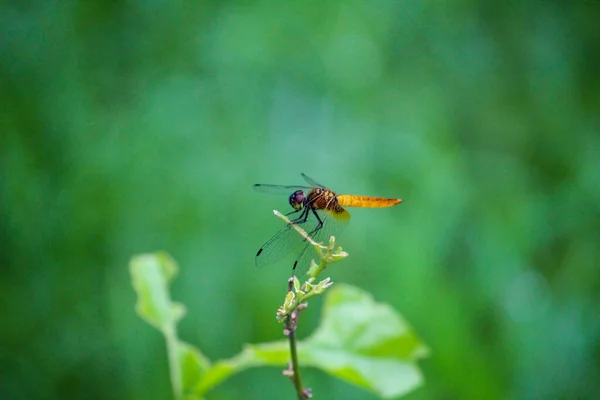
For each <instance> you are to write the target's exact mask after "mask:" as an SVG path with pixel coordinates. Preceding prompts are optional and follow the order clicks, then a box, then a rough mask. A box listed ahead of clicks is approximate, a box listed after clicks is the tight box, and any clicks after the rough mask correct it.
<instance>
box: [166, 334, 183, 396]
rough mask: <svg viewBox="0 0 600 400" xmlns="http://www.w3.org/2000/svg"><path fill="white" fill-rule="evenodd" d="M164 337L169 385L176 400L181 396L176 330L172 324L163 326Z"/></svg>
mask: <svg viewBox="0 0 600 400" xmlns="http://www.w3.org/2000/svg"><path fill="white" fill-rule="evenodd" d="M165 339H166V341H167V354H168V356H169V374H170V375H171V385H172V386H173V396H174V397H175V399H176V400H179V399H181V398H182V397H183V390H182V387H181V365H180V363H179V346H178V343H179V341H178V339H177V332H176V331H175V327H174V326H173V325H168V326H167V327H166V328H165Z"/></svg>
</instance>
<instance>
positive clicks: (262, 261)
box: [254, 209, 318, 267]
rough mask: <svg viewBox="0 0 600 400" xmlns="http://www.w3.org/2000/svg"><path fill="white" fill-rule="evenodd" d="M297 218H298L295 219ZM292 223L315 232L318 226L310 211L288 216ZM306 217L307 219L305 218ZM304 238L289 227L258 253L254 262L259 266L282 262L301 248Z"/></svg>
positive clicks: (276, 235) (282, 230)
mask: <svg viewBox="0 0 600 400" xmlns="http://www.w3.org/2000/svg"><path fill="white" fill-rule="evenodd" d="M294 216H297V218H295V219H294V218H293V217H294ZM288 217H289V218H290V220H291V221H295V222H294V223H295V224H297V225H298V226H300V227H302V229H305V230H307V231H310V230H314V229H315V227H316V226H317V225H318V221H317V219H316V218H315V216H314V215H312V213H310V210H309V209H305V210H303V212H302V213H300V212H299V213H298V214H294V213H292V214H291V215H288ZM304 217H306V218H304ZM304 241H305V240H304V238H303V237H302V236H301V235H300V234H299V233H298V232H296V230H295V229H294V228H292V227H291V226H289V225H287V226H286V227H285V228H283V229H281V230H280V231H279V232H277V233H276V234H275V236H273V237H272V238H271V239H269V240H268V241H267V242H266V243H265V244H264V245H263V246H262V247H261V248H260V249H259V250H258V253H256V257H255V259H254V262H255V264H256V265H257V266H259V267H262V266H264V265H268V264H272V263H274V262H276V261H279V260H281V259H282V258H283V257H285V256H286V255H288V254H289V253H290V252H292V251H293V250H294V249H298V248H300V245H301V244H302V243H303V242H304Z"/></svg>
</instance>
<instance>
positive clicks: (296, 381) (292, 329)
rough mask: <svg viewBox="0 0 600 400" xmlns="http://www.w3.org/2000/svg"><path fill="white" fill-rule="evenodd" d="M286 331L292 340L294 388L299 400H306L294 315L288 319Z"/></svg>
mask: <svg viewBox="0 0 600 400" xmlns="http://www.w3.org/2000/svg"><path fill="white" fill-rule="evenodd" d="M285 325H286V329H288V333H289V334H288V337H289V339H290V354H291V357H292V371H294V377H293V379H292V381H293V382H294V387H295V388H296V394H297V395H298V400H304V399H305V397H304V388H303V387H302V377H301V376H300V367H298V365H299V362H298V350H297V348H296V327H294V326H292V325H293V324H292V315H291V314H290V315H288V316H287V318H286V323H285Z"/></svg>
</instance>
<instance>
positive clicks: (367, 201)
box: [337, 194, 402, 208]
mask: <svg viewBox="0 0 600 400" xmlns="http://www.w3.org/2000/svg"><path fill="white" fill-rule="evenodd" d="M337 200H338V203H339V204H340V205H341V206H343V207H359V208H386V207H392V206H395V205H396V204H400V203H401V202H402V199H387V198H385V197H371V196H355V195H351V194H343V195H341V196H337Z"/></svg>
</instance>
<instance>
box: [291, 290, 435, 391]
mask: <svg viewBox="0 0 600 400" xmlns="http://www.w3.org/2000/svg"><path fill="white" fill-rule="evenodd" d="M299 351H300V360H301V365H303V366H313V367H317V368H320V369H323V370H324V371H326V372H328V373H330V374H332V375H334V376H337V377H338V378H340V379H342V380H345V381H347V382H349V383H352V384H355V385H358V386H361V387H363V388H365V389H367V390H370V391H373V392H375V393H376V394H378V395H379V396H381V397H383V398H393V397H398V396H400V395H402V394H405V393H407V392H409V391H410V390H412V389H414V388H416V387H417V386H419V385H420V384H421V383H422V381H423V379H422V376H421V373H420V371H419V369H418V367H417V365H416V360H418V359H419V358H422V357H424V356H426V355H427V353H428V350H427V348H426V347H425V345H424V344H423V343H421V341H420V340H419V338H418V337H417V336H416V335H415V334H414V332H413V330H412V328H411V327H410V326H409V325H408V324H407V323H406V321H404V319H403V318H402V316H401V315H400V314H398V313H397V312H396V311H394V309H393V308H392V307H391V306H389V305H387V304H382V303H377V302H375V301H374V300H373V298H372V297H371V296H370V295H369V294H368V293H366V292H364V291H362V290H360V289H357V288H354V287H351V286H348V285H337V286H335V287H333V288H332V289H331V290H330V291H329V293H328V295H327V296H326V299H325V305H324V310H323V318H322V323H321V325H320V326H319V328H318V329H317V330H316V331H315V333H314V334H313V335H312V336H311V337H310V338H308V339H307V340H305V341H303V342H301V343H300V346H299Z"/></svg>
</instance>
